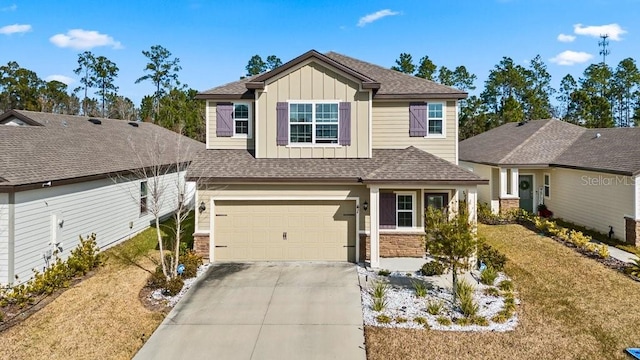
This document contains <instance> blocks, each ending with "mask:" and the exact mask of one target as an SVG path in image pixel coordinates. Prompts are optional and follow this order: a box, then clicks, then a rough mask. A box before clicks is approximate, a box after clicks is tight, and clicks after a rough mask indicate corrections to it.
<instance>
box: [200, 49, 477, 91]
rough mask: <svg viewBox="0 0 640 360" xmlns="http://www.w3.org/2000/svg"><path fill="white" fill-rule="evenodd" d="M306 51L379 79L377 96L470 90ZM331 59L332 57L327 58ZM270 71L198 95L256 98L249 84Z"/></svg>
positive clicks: (346, 58) (373, 65)
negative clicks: (248, 88) (248, 86)
mask: <svg viewBox="0 0 640 360" xmlns="http://www.w3.org/2000/svg"><path fill="white" fill-rule="evenodd" d="M305 54H311V55H313V54H316V55H315V57H316V58H317V59H318V60H319V61H323V59H322V58H324V60H325V61H331V60H332V61H335V62H337V63H338V64H339V65H342V66H344V67H346V68H347V70H350V71H353V72H355V73H357V74H361V75H362V76H363V77H364V78H366V79H371V80H373V81H375V82H378V83H380V88H379V89H378V90H377V92H376V93H375V95H374V99H377V98H379V99H383V98H398V99H418V98H465V97H467V93H465V92H464V91H460V90H458V89H455V88H452V87H450V86H445V85H441V84H438V83H435V82H433V81H431V80H426V79H421V78H418V77H415V76H411V75H407V74H403V73H401V72H398V71H395V70H391V69H387V68H384V67H382V66H378V65H375V64H371V63H368V62H366V61H362V60H358V59H355V58H352V57H349V56H346V55H342V54H338V53H336V52H329V53H327V54H324V55H322V54H319V53H317V52H315V51H314V50H311V51H310V52H309V53H305ZM327 58H328V59H330V60H327ZM298 59H302V60H305V59H306V58H305V57H298V58H296V59H294V60H292V61H298ZM290 65H291V62H288V63H286V64H283V67H287V66H290ZM268 74H269V73H265V74H261V75H256V76H253V77H250V78H245V79H242V80H238V81H234V82H231V83H228V84H224V85H221V86H217V87H215V88H212V89H209V90H205V91H202V92H200V93H199V94H198V97H199V98H212V97H215V96H218V97H219V98H221V99H225V98H231V97H240V96H242V97H243V98H253V95H252V93H253V91H252V90H247V87H246V84H247V83H248V82H251V81H252V80H254V79H256V78H260V79H262V78H264V77H265V76H267V77H268Z"/></svg>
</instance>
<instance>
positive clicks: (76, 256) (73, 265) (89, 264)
mask: <svg viewBox="0 0 640 360" xmlns="http://www.w3.org/2000/svg"><path fill="white" fill-rule="evenodd" d="M99 251H100V248H98V243H97V242H96V234H91V235H89V236H88V237H87V238H86V239H84V238H82V236H80V244H79V245H78V246H77V247H76V248H75V249H73V250H71V256H69V259H67V264H68V265H69V269H70V270H71V271H72V272H73V273H74V274H76V275H85V274H86V273H87V272H89V271H90V270H92V269H93V268H95V267H97V266H98V265H100V264H101V263H102V255H101V254H100V253H99Z"/></svg>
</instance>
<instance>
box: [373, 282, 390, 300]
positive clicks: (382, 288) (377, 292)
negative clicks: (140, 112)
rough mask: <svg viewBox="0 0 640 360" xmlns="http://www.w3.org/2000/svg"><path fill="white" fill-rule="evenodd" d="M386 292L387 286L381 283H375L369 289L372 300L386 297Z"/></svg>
mask: <svg viewBox="0 0 640 360" xmlns="http://www.w3.org/2000/svg"><path fill="white" fill-rule="evenodd" d="M387 290H389V285H387V283H386V282H383V281H376V282H374V283H373V288H372V289H371V296H373V298H374V299H382V298H384V297H385V295H387Z"/></svg>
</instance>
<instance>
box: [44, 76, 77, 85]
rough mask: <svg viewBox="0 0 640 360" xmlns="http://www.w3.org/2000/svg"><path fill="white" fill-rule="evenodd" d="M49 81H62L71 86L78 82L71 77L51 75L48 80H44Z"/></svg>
mask: <svg viewBox="0 0 640 360" xmlns="http://www.w3.org/2000/svg"><path fill="white" fill-rule="evenodd" d="M44 79H45V80H47V81H54V80H55V81H60V82H61V83H64V84H67V85H70V84H73V83H74V82H75V81H76V80H75V79H74V78H72V77H69V76H65V75H57V74H55V75H49V76H47V77H46V78H44Z"/></svg>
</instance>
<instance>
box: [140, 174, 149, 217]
mask: <svg viewBox="0 0 640 360" xmlns="http://www.w3.org/2000/svg"><path fill="white" fill-rule="evenodd" d="M143 184H144V189H145V192H146V194H145V195H142V186H143ZM138 191H139V193H140V194H139V195H140V196H139V198H140V202H139V203H138V211H139V215H140V217H143V216H145V215H147V214H149V182H148V181H147V180H143V181H140V186H138ZM143 199H144V203H145V205H144V207H145V211H142V200H143Z"/></svg>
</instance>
